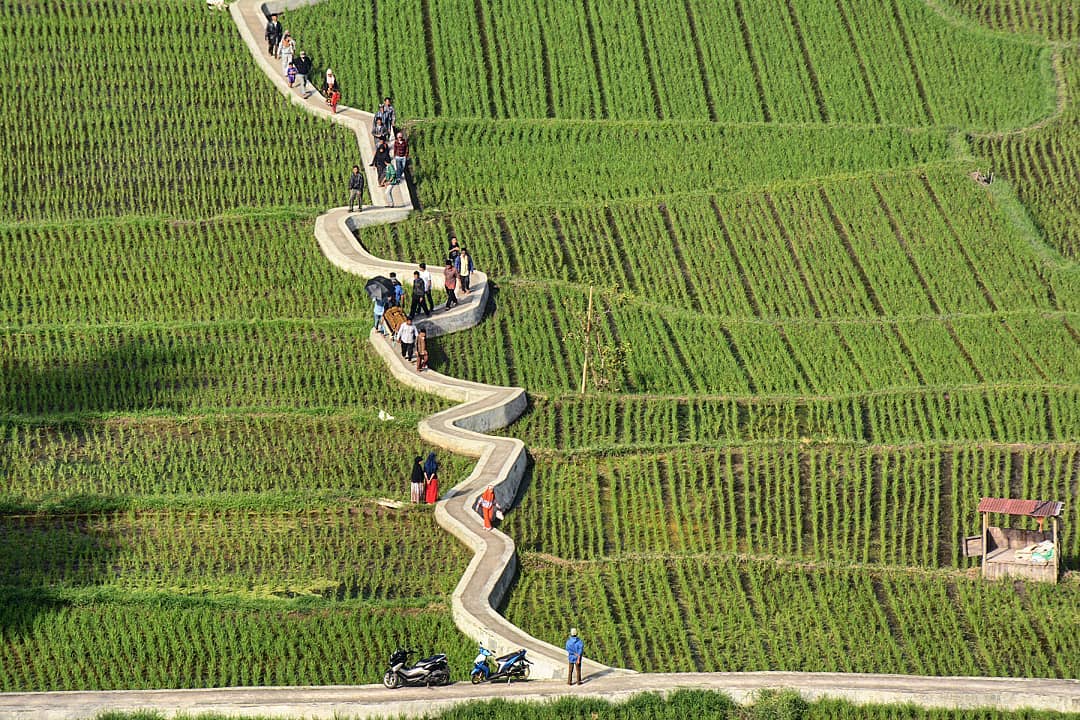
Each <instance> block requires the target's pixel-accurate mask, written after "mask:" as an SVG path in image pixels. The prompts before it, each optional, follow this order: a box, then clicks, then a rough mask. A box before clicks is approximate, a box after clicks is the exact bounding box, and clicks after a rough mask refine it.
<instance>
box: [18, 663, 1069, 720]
mask: <svg viewBox="0 0 1080 720" xmlns="http://www.w3.org/2000/svg"><path fill="white" fill-rule="evenodd" d="M678 688H696V689H705V690H717V691H722V692H726V693H728V694H729V695H731V697H732V698H734V699H735V700H736V701H738V702H749V701H752V700H753V695H754V693H756V692H759V691H760V690H762V689H765V688H777V689H782V688H788V689H795V690H798V691H799V692H800V693H801V694H802V695H803V696H804V697H805V698H807V699H808V700H814V699H818V698H825V697H829V698H840V699H845V700H850V701H852V702H855V703H887V704H896V703H913V704H915V705H920V706H922V707H929V708H975V707H990V706H992V707H997V708H1001V709H1004V710H1017V709H1020V708H1038V709H1040V710H1056V711H1059V712H1080V683H1078V682H1076V681H1072V680H1012V679H1007V678H948V677H940V678H925V677H909V676H905V675H850V674H844V673H785V672H773V673H770V672H762V673H671V674H664V675H652V674H650V675H646V674H641V675H611V676H608V677H601V678H586V682H585V684H584V685H582V686H580V687H568V686H567V685H565V684H563V683H557V682H532V681H529V682H524V683H514V684H512V685H504V684H501V683H500V684H496V685H491V684H487V685H470V684H468V683H455V684H454V685H451V686H449V687H442V688H402V689H400V690H387V689H386V688H384V687H382V686H381V685H363V686H334V687H268V688H221V689H207V690H139V691H111V692H67V693H24V694H6V695H4V694H0V717H3V718H18V719H20V720H22V719H23V718H26V719H29V718H35V719H42V718H43V719H45V720H74V719H82V718H93V717H95V716H96V715H98V714H100V713H102V712H104V711H106V710H122V711H135V710H157V711H159V712H162V713H165V714H167V715H176V714H179V713H186V714H188V715H193V714H196V713H210V712H214V713H222V714H225V715H231V716H238V717H242V716H252V715H261V716H273V717H292V718H338V717H361V718H383V717H402V716H405V717H419V716H422V715H425V714H427V715H431V714H434V713H437V712H439V711H442V710H445V709H448V708H451V707H453V706H454V705H458V704H461V703H464V702H469V701H471V700H476V699H477V698H504V699H507V700H515V701H523V702H524V701H547V700H554V699H556V698H560V697H567V696H580V695H587V696H589V697H598V698H605V699H608V700H612V701H621V700H625V699H627V698H628V697H630V696H632V695H635V694H637V693H640V692H645V691H655V692H663V693H666V692H670V691H672V690H675V689H678Z"/></svg>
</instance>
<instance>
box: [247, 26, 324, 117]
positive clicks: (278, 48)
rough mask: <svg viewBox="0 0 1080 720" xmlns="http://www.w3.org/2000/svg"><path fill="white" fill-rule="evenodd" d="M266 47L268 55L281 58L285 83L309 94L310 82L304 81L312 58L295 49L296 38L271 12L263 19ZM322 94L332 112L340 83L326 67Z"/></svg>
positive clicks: (306, 79) (305, 52)
mask: <svg viewBox="0 0 1080 720" xmlns="http://www.w3.org/2000/svg"><path fill="white" fill-rule="evenodd" d="M263 36H264V37H265V38H266V50H267V52H268V53H270V55H271V56H272V57H274V58H275V59H278V60H280V61H281V74H282V75H284V76H285V79H286V80H287V81H288V83H289V87H298V88H299V89H300V92H301V93H302V94H303V96H304V97H305V98H307V97H311V94H312V90H311V89H310V88H313V87H314V83H312V84H311V85H310V86H309V84H308V82H309V79H310V77H311V68H312V61H311V58H310V57H309V56H308V54H307V51H306V50H300V51H299V52H298V51H297V49H296V45H297V43H296V38H294V37H293V36H292V33H291V32H289V31H288V30H286V29H285V28H284V27H283V26H282V25H281V21H280V20H278V16H277V15H276V14H275V15H271V16H270V19H269V20H268V21H267V23H266V32H265V33H264V35H263ZM322 95H323V97H324V98H326V104H327V105H329V106H330V111H331V112H334V113H336V112H337V108H338V104H339V103H340V102H341V84H340V83H339V82H338V79H337V76H336V75H334V71H333V70H331V69H330V68H327V69H326V81H325V83H324V84H323V90H322Z"/></svg>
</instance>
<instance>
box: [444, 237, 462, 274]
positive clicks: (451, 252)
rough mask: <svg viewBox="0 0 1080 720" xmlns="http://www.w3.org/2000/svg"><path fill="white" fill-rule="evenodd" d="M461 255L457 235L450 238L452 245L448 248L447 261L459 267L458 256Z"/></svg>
mask: <svg viewBox="0 0 1080 720" xmlns="http://www.w3.org/2000/svg"><path fill="white" fill-rule="evenodd" d="M460 254H461V246H460V245H458V241H457V235H451V236H450V245H449V246H448V247H447V248H446V259H447V260H449V261H450V262H451V263H453V265H454V267H457V259H458V255H460Z"/></svg>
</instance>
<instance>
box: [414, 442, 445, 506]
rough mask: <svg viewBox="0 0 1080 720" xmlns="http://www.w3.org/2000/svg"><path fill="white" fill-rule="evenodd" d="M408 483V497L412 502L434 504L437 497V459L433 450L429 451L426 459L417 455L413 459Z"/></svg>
mask: <svg viewBox="0 0 1080 720" xmlns="http://www.w3.org/2000/svg"><path fill="white" fill-rule="evenodd" d="M409 485H410V486H411V487H410V493H409V499H410V500H412V502H414V503H427V504H429V505H434V504H435V501H436V500H438V499H439V461H438V460H437V459H436V458H435V453H434V452H429V453H428V456H427V459H426V460H424V459H421V457H420V456H419V455H417V456H416V458H414V459H413V466H412V474H411V475H410V476H409Z"/></svg>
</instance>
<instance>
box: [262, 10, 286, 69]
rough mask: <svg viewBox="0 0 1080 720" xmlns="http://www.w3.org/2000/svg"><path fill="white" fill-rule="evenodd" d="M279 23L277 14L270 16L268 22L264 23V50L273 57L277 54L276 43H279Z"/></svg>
mask: <svg viewBox="0 0 1080 720" xmlns="http://www.w3.org/2000/svg"><path fill="white" fill-rule="evenodd" d="M281 33H282V30H281V23H279V22H278V19H277V15H271V16H270V22H268V23H266V34H265V37H266V51H267V52H269V53H270V54H271V55H273V56H274V57H275V58H276V57H277V56H278V44H280V43H281Z"/></svg>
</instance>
